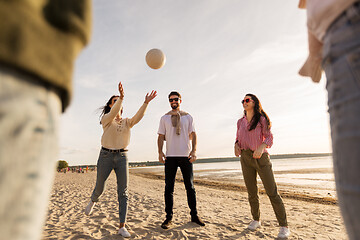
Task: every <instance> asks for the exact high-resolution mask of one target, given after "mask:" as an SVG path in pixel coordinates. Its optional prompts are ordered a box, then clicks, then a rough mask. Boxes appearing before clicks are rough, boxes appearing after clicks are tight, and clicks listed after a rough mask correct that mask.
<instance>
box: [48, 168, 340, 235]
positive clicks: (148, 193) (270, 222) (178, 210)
mask: <svg viewBox="0 0 360 240" xmlns="http://www.w3.org/2000/svg"><path fill="white" fill-rule="evenodd" d="M95 180H96V172H88V173H66V174H64V173H56V175H55V180H54V185H53V190H52V194H51V198H50V201H49V207H48V215H47V219H46V224H45V227H44V231H43V236H42V239H123V238H122V237H121V236H119V235H117V230H118V227H119V213H118V200H117V184H116V176H115V174H114V172H112V173H111V174H110V176H109V178H108V180H107V183H106V187H105V190H104V193H103V195H102V196H101V198H100V201H99V202H98V203H97V205H96V206H95V209H94V213H93V214H92V215H91V216H86V215H85V214H84V208H85V206H86V205H87V203H88V202H89V200H90V195H91V193H92V190H93V188H94V185H95ZM220 186H221V185H220ZM164 187H165V183H164V180H163V179H161V178H158V179H156V178H155V177H154V178H149V177H148V176H147V177H145V176H139V175H137V174H135V173H133V172H132V171H130V176H129V209H128V216H127V228H128V230H129V232H130V233H131V234H132V236H131V239H244V240H245V239H246V240H248V239H250V240H251V239H276V236H277V233H278V223H277V221H276V217H275V214H274V212H273V209H272V207H271V204H270V201H269V199H268V198H267V196H266V195H265V194H260V195H259V199H260V208H261V221H262V227H261V228H260V229H259V230H258V231H254V232H252V231H249V230H247V225H248V224H249V222H250V221H251V214H250V208H249V203H248V200H247V193H246V192H244V191H238V190H230V189H229V190H224V189H222V187H209V186H205V185H201V184H199V183H197V182H195V189H196V194H197V201H198V202H197V205H198V212H199V215H200V217H201V218H202V219H203V220H204V221H205V223H206V226H205V227H200V226H198V225H196V224H195V223H191V222H190V210H189V208H188V206H187V197H186V191H185V187H184V184H182V183H181V182H176V183H175V191H174V218H173V222H174V225H173V227H172V228H171V229H168V230H164V229H162V228H161V227H160V225H161V222H162V221H163V220H164V219H165V211H164ZM283 200H284V204H285V208H286V211H287V216H288V223H289V227H290V229H291V232H292V234H291V237H290V238H289V239H336V240H339V239H347V237H346V233H345V228H344V225H343V222H342V218H341V215H340V211H339V208H338V206H337V205H334V204H323V203H317V202H311V201H310V202H307V201H299V200H296V199H291V198H287V197H284V198H283Z"/></svg>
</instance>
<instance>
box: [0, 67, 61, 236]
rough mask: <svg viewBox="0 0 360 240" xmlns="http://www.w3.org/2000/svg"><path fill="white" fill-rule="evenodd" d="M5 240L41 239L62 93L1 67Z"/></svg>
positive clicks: (0, 208) (0, 224)
mask: <svg viewBox="0 0 360 240" xmlns="http://www.w3.org/2000/svg"><path fill="white" fill-rule="evenodd" d="M0 102H1V104H0V234H1V239H12V240H14V239H15V240H16V239H24V240H25V239H26V240H29V239H30V240H31V239H40V237H41V233H42V225H43V224H44V218H45V214H46V210H47V206H48V201H49V194H50V191H51V187H52V182H53V177H54V173H55V165H56V160H57V154H58V140H57V136H58V120H59V117H60V114H61V101H60V98H59V95H58V94H57V93H56V92H55V91H54V90H53V89H51V88H49V87H47V86H46V85H43V84H42V83H41V81H39V80H38V79H36V78H34V77H30V76H28V75H26V74H23V73H19V72H17V71H14V70H10V69H6V68H4V67H1V66H0Z"/></svg>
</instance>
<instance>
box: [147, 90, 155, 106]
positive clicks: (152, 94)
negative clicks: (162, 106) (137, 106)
mask: <svg viewBox="0 0 360 240" xmlns="http://www.w3.org/2000/svg"><path fill="white" fill-rule="evenodd" d="M156 96H157V92H156V91H154V90H152V91H151V93H150V94H149V93H147V94H146V96H145V103H149V102H150V101H151V100H153V99H154V98H155V97H156Z"/></svg>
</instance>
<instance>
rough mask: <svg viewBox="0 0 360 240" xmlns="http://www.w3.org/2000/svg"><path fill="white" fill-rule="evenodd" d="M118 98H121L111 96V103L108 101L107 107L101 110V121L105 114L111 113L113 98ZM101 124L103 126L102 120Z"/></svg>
mask: <svg viewBox="0 0 360 240" xmlns="http://www.w3.org/2000/svg"><path fill="white" fill-rule="evenodd" d="M116 97H119V96H118V95H113V96H111V98H110V99H109V101H107V103H106V104H105V106H103V107H100V108H99V109H100V111H101V114H100V117H99V119H101V117H102V116H104V115H105V114H107V113H108V112H110V110H111V107H110V104H111V103H112V100H113V98H116ZM100 124H101V120H100Z"/></svg>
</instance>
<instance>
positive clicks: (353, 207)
mask: <svg viewBox="0 0 360 240" xmlns="http://www.w3.org/2000/svg"><path fill="white" fill-rule="evenodd" d="M323 68H324V70H325V73H326V77H327V86H326V88H327V90H328V105H329V113H330V125H331V138H332V147H333V161H334V173H335V181H336V190H337V194H338V199H339V204H340V209H341V213H342V215H343V218H344V222H345V225H346V229H347V232H348V235H349V238H350V239H354V240H355V239H360V8H359V6H358V4H355V5H353V6H351V7H350V8H349V9H347V10H346V11H345V12H344V13H343V14H342V15H341V16H340V17H339V18H338V19H336V20H335V21H334V23H333V24H332V25H331V26H330V28H329V29H328V31H327V33H326V36H325V39H324V48H323Z"/></svg>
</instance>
